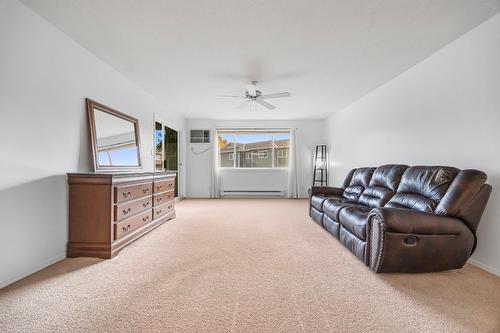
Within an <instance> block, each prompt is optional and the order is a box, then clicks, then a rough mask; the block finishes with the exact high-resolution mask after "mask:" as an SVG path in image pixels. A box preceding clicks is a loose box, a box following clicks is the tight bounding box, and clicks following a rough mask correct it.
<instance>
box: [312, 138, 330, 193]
mask: <svg viewBox="0 0 500 333" xmlns="http://www.w3.org/2000/svg"><path fill="white" fill-rule="evenodd" d="M312 185H313V186H328V151H327V149H326V145H319V146H316V153H315V155H314V171H313V184H312Z"/></svg>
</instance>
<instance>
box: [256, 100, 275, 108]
mask: <svg viewBox="0 0 500 333" xmlns="http://www.w3.org/2000/svg"><path fill="white" fill-rule="evenodd" d="M257 103H259V104H260V105H262V106H263V107H265V108H267V109H269V110H274V109H276V107H275V106H274V105H272V104H271V103H268V102H266V101H263V100H261V99H258V100H257Z"/></svg>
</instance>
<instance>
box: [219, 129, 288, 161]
mask: <svg viewBox="0 0 500 333" xmlns="http://www.w3.org/2000/svg"><path fill="white" fill-rule="evenodd" d="M289 142H290V132H289V131H286V130H279V131H278V130H218V131H217V148H218V155H219V167H221V168H236V169H237V168H287V167H288V149H289Z"/></svg>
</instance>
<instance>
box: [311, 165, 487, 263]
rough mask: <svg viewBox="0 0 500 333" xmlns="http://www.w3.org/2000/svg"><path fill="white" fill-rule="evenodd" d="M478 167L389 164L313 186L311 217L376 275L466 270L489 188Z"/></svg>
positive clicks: (365, 169)
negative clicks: (328, 184) (335, 182)
mask: <svg viewBox="0 0 500 333" xmlns="http://www.w3.org/2000/svg"><path fill="white" fill-rule="evenodd" d="M486 179H487V176H486V174H485V173H484V172H482V171H478V170H459V169H456V168H453V167H445V166H414V167H408V166H406V165H394V164H393V165H383V166H379V167H378V168H358V169H353V170H351V171H350V172H349V174H348V175H347V177H346V179H345V181H344V185H343V186H342V187H341V188H338V187H312V188H311V191H310V201H309V203H310V205H309V215H310V216H311V218H312V219H313V220H314V221H316V222H317V223H318V224H320V225H321V226H323V227H324V228H325V229H326V230H328V231H329V232H330V233H331V234H332V235H333V236H335V237H336V238H338V239H339V240H340V242H341V243H342V244H343V245H344V246H346V247H347V248H349V249H350V250H351V251H352V252H353V253H354V254H355V255H356V256H357V257H358V258H359V259H360V260H362V261H363V262H364V263H365V264H366V265H367V266H368V267H370V269H372V270H373V271H375V272H413V273H415V272H432V271H440V270H447V269H457V268H461V267H463V265H464V264H465V263H466V262H467V260H468V258H469V257H470V256H471V254H472V253H473V251H474V249H475V247H476V229H477V226H478V224H479V220H480V219H481V215H482V214H483V211H484V209H485V207H486V203H487V201H488V198H489V196H490V193H491V186H490V185H489V184H486Z"/></svg>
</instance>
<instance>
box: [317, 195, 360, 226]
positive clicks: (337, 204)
mask: <svg viewBox="0 0 500 333" xmlns="http://www.w3.org/2000/svg"><path fill="white" fill-rule="evenodd" d="M356 205H358V203H356V202H353V201H350V200H347V199H344V198H340V199H337V198H334V199H327V200H325V202H324V203H323V213H325V215H327V216H328V217H329V218H331V219H332V220H334V221H337V222H338V220H339V213H340V210H341V209H342V208H344V207H347V206H356Z"/></svg>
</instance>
